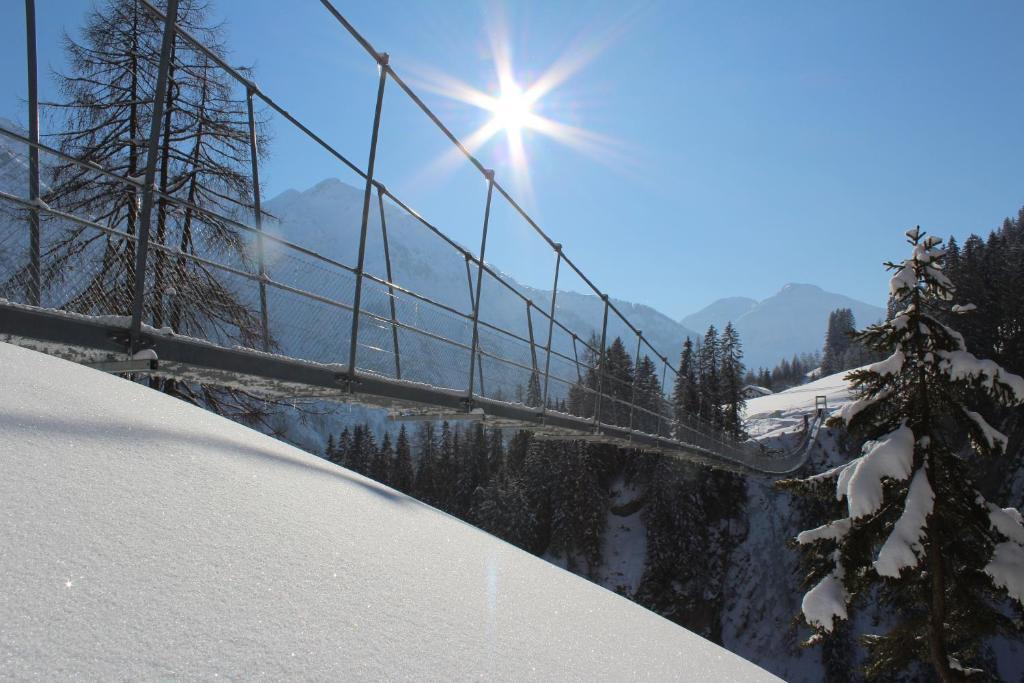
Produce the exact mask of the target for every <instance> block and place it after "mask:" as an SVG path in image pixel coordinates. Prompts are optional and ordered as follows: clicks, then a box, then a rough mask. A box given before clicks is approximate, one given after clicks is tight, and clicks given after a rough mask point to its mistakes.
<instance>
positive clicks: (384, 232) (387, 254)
mask: <svg viewBox="0 0 1024 683" xmlns="http://www.w3.org/2000/svg"><path fill="white" fill-rule="evenodd" d="M377 205H378V206H379V207H380V235H381V239H383V240H384V269H385V272H386V273H387V276H388V296H389V299H390V303H391V343H392V345H393V347H394V351H395V379H402V360H401V354H400V353H399V352H398V311H397V310H396V308H395V288H394V287H392V286H391V283H392V282H394V280H393V279H392V276H391V249H390V247H389V246H388V225H387V222H386V221H385V219H384V186H383V185H381V184H380V183H377Z"/></svg>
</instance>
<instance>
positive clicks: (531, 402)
mask: <svg viewBox="0 0 1024 683" xmlns="http://www.w3.org/2000/svg"><path fill="white" fill-rule="evenodd" d="M543 403H544V394H543V393H542V392H541V389H540V373H539V372H537V371H536V370H534V371H533V372H531V373H530V379H529V381H528V382H527V384H526V405H528V406H530V407H531V408H539V407H541V405H542V404H543Z"/></svg>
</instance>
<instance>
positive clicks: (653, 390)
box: [633, 355, 665, 434]
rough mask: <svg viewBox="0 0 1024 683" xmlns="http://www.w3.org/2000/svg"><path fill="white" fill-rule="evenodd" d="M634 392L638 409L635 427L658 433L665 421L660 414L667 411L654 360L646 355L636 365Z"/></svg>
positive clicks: (635, 416)
mask: <svg viewBox="0 0 1024 683" xmlns="http://www.w3.org/2000/svg"><path fill="white" fill-rule="evenodd" d="M634 394H635V396H636V410H635V411H634V416H633V429H637V430H639V431H641V432H646V433H647V434H657V433H658V429H659V428H660V426H661V424H662V422H663V421H662V420H661V419H660V418H659V416H660V415H661V414H662V413H663V412H665V411H664V410H663V408H662V394H661V380H659V379H658V372H657V368H655V366H654V362H653V361H651V359H650V357H648V356H646V355H645V356H644V357H643V358H641V359H640V363H639V364H638V365H637V366H636V390H635V392H634Z"/></svg>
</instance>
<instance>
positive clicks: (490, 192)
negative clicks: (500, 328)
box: [466, 170, 494, 409]
mask: <svg viewBox="0 0 1024 683" xmlns="http://www.w3.org/2000/svg"><path fill="white" fill-rule="evenodd" d="M484 177H485V178H486V179H487V202H486V204H484V225H483V229H482V230H481V231H480V257H479V263H478V264H477V270H476V291H475V292H474V294H475V297H474V301H473V336H472V342H471V343H470V346H471V349H472V350H471V351H470V354H469V389H468V390H467V391H466V405H467V407H468V408H469V409H472V408H473V373H474V372H475V370H476V354H477V350H478V349H479V348H480V327H479V325H480V294H481V290H483V286H484V255H485V254H486V252H487V227H488V225H489V224H490V221H491V199H492V198H493V196H494V171H491V170H484ZM480 383H481V384H483V379H482V378H481V382H480ZM482 392H483V387H481V393H482Z"/></svg>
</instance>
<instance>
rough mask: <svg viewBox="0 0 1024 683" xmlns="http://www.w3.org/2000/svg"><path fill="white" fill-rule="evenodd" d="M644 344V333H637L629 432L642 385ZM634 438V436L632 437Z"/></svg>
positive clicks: (631, 429)
mask: <svg viewBox="0 0 1024 683" xmlns="http://www.w3.org/2000/svg"><path fill="white" fill-rule="evenodd" d="M643 343H644V333H643V332H642V331H640V330H638V331H637V333H636V360H634V361H633V390H632V394H631V396H630V399H629V431H633V412H634V408H636V386H637V384H639V383H640V347H641V346H642V345H643ZM630 438H632V435H630Z"/></svg>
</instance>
